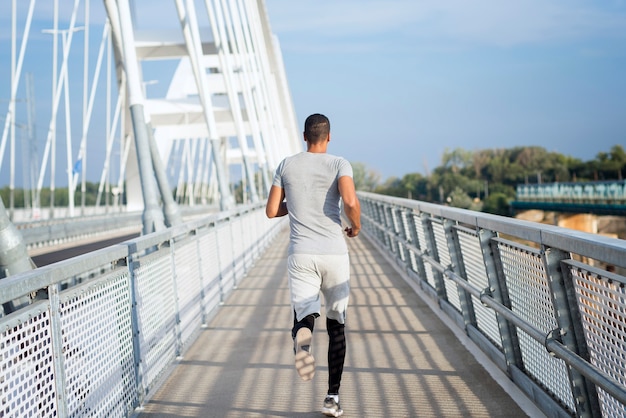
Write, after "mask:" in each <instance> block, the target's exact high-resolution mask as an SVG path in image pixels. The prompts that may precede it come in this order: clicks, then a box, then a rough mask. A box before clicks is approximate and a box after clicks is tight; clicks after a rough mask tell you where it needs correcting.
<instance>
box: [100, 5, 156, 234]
mask: <svg viewBox="0 0 626 418" xmlns="http://www.w3.org/2000/svg"><path fill="white" fill-rule="evenodd" d="M104 2H105V6H106V9H107V14H108V16H109V19H110V20H113V19H114V18H116V17H117V18H118V19H116V20H119V26H120V27H119V29H120V40H121V43H122V48H123V50H122V57H123V58H122V59H123V64H124V71H125V73H126V80H127V83H126V86H127V87H128V97H129V103H128V104H129V109H130V116H131V120H132V121H133V133H134V136H135V147H136V150H137V163H138V164H139V177H140V179H141V192H142V195H143V201H144V210H143V233H144V234H149V233H151V232H155V231H158V230H161V229H163V228H165V222H164V218H163V213H162V212H161V210H160V208H159V203H158V201H157V196H158V189H157V185H156V181H155V178H154V169H153V165H152V158H151V155H150V142H149V133H148V126H147V124H146V119H145V113H144V105H143V101H144V98H143V92H142V88H141V87H142V85H141V78H140V76H139V66H138V64H137V53H136V51H135V35H134V33H133V24H132V21H131V18H130V7H129V5H128V0H117V2H116V1H115V0H104ZM112 28H113V29H115V26H113V25H112Z"/></svg>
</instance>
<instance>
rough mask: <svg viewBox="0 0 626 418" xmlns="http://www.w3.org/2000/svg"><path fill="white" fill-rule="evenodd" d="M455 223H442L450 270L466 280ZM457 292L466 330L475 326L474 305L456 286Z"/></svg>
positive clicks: (447, 221)
mask: <svg viewBox="0 0 626 418" xmlns="http://www.w3.org/2000/svg"><path fill="white" fill-rule="evenodd" d="M455 225H456V223H455V222H453V221H451V220H449V219H446V220H444V222H443V228H444V231H445V232H446V240H447V242H448V252H449V254H450V260H451V261H452V265H451V266H450V269H451V270H452V271H453V272H454V273H455V274H456V275H457V276H459V277H462V278H463V279H464V280H467V273H466V272H465V264H464V263H463V251H462V249H461V244H460V243H459V232H458V230H457V229H456V228H455ZM457 290H458V292H459V303H460V306H461V314H463V321H464V322H465V327H466V329H467V326H468V325H472V326H474V327H475V326H476V315H475V313H474V305H473V304H472V297H471V295H470V294H469V293H468V292H467V291H466V290H465V289H463V288H462V287H460V286H457Z"/></svg>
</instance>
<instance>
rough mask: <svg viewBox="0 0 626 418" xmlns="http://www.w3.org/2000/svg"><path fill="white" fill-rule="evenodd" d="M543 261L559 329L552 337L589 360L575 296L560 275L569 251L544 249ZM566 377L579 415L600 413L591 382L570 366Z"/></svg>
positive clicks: (569, 285)
mask: <svg viewBox="0 0 626 418" xmlns="http://www.w3.org/2000/svg"><path fill="white" fill-rule="evenodd" d="M542 253H543V257H542V258H543V262H544V265H545V268H546V272H547V274H548V278H549V283H550V290H551V291H552V298H553V302H552V303H553V304H554V309H555V314H556V315H555V317H556V320H557V323H558V324H559V329H558V330H555V332H556V335H555V337H556V338H558V339H561V340H562V342H563V344H564V345H565V346H566V347H567V348H569V349H570V350H572V351H573V352H575V353H577V354H578V355H579V356H581V357H582V358H584V359H586V360H589V353H588V351H587V343H586V341H585V338H584V333H583V330H582V325H581V318H580V314H579V311H578V304H577V303H576V295H575V293H574V292H575V291H574V289H573V285H572V283H571V280H569V279H570V278H567V280H566V277H564V275H563V271H562V263H561V262H562V261H563V260H569V259H570V258H571V257H570V254H569V253H566V252H564V251H561V250H558V249H555V248H545V249H544V250H543V251H542ZM567 370H568V372H569V376H570V383H571V387H572V394H573V395H574V402H575V404H576V411H577V415H578V416H579V417H596V416H601V414H602V413H601V410H600V404H599V402H598V396H597V391H596V389H595V385H593V383H591V382H589V381H588V380H587V379H586V378H585V377H584V376H583V375H582V374H581V373H580V372H578V371H576V370H575V369H574V368H572V367H568V368H567Z"/></svg>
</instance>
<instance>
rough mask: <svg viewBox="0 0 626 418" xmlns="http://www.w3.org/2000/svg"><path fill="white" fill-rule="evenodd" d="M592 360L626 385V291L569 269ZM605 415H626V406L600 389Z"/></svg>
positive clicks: (621, 284) (590, 275) (619, 285)
mask: <svg viewBox="0 0 626 418" xmlns="http://www.w3.org/2000/svg"><path fill="white" fill-rule="evenodd" d="M570 271H571V274H572V277H573V280H574V288H575V290H576V298H577V301H578V309H579V311H580V314H581V317H582V322H583V329H584V333H585V340H586V341H587V348H588V350H589V355H590V360H591V363H592V364H594V365H595V366H597V367H598V368H599V369H601V370H602V371H603V372H605V373H606V374H608V375H609V376H611V377H613V378H614V379H615V380H617V381H618V382H620V383H621V384H622V385H624V386H626V379H625V378H624V376H626V363H625V362H624V359H626V348H625V347H626V325H625V324H626V290H625V289H624V285H623V283H624V282H625V281H626V279H625V280H622V283H619V282H616V281H613V280H611V281H609V280H608V279H607V278H603V277H601V276H598V275H596V274H593V273H589V272H587V271H584V270H581V269H578V268H573V267H572V268H571V269H570ZM598 396H599V399H600V407H601V409H602V415H603V416H607V417H617V416H626V405H624V404H622V403H621V402H619V401H617V400H616V399H615V398H613V397H612V396H611V395H609V394H608V393H606V392H605V391H604V390H602V389H600V388H598Z"/></svg>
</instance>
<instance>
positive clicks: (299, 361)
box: [291, 311, 315, 381]
mask: <svg viewBox="0 0 626 418" xmlns="http://www.w3.org/2000/svg"><path fill="white" fill-rule="evenodd" d="M293 313H294V325H293V329H292V330H291V335H292V337H293V344H294V345H293V351H294V354H295V366H296V371H297V372H298V375H299V376H300V377H301V378H302V380H305V381H308V380H311V379H313V377H314V376H315V357H313V355H312V354H311V339H312V337H313V327H314V326H315V315H314V314H311V315H307V316H305V317H304V318H302V319H301V320H300V321H298V320H297V315H296V311H294V312H293Z"/></svg>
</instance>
